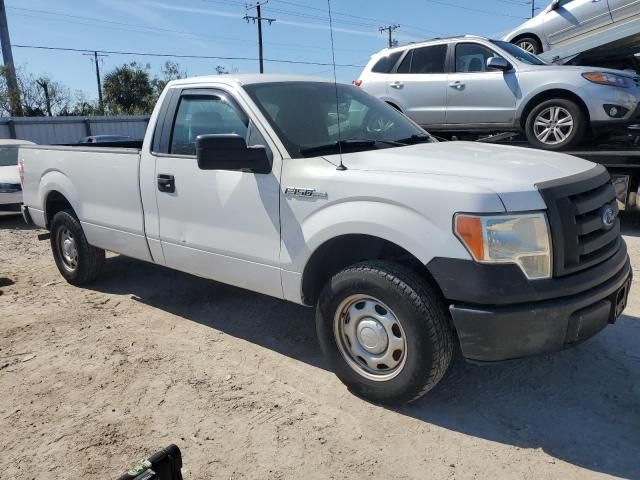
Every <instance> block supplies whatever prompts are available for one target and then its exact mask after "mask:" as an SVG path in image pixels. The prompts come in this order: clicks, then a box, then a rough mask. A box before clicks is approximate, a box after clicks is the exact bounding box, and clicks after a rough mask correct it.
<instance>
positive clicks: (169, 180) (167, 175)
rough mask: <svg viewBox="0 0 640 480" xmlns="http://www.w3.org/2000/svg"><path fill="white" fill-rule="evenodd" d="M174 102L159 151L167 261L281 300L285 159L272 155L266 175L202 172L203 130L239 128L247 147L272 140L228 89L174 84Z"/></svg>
mask: <svg viewBox="0 0 640 480" xmlns="http://www.w3.org/2000/svg"><path fill="white" fill-rule="evenodd" d="M170 102H171V103H170V105H171V106H170V107H169V109H168V112H167V113H166V115H165V120H164V124H165V127H163V134H162V137H163V142H162V143H163V145H161V146H160V150H161V151H160V152H157V153H155V169H156V182H157V185H156V201H157V208H158V218H159V238H160V244H161V248H162V252H163V254H164V259H165V264H166V265H167V266H169V267H172V268H175V269H177V270H181V271H185V272H189V273H192V274H194V275H198V276H201V277H205V278H210V279H213V280H217V281H220V282H223V283H227V284H230V285H236V286H239V287H242V288H246V289H249V290H254V291H258V292H261V293H265V294H268V295H272V296H275V297H280V298H281V297H282V286H281V281H280V268H279V253H280V216H279V195H280V185H279V178H278V176H279V174H280V168H279V165H280V158H279V157H275V155H274V154H273V153H270V155H271V158H272V161H273V164H274V166H275V168H273V170H272V172H270V173H268V174H258V173H251V172H246V171H225V170H206V171H205V170H200V168H199V167H198V161H197V158H196V139H197V137H198V136H199V135H205V134H231V133H235V134H238V135H240V136H243V137H245V139H246V141H247V144H248V145H265V146H267V143H266V142H265V141H264V137H263V136H262V135H261V134H260V132H259V130H258V129H257V128H256V125H254V124H253V123H252V122H250V121H249V117H248V116H247V115H246V114H245V112H244V110H243V107H242V105H241V103H240V100H238V99H236V98H234V96H233V95H232V94H231V93H229V92H226V91H223V90H218V89H214V88H198V89H176V91H174V93H173V97H172V98H171V100H170ZM165 139H166V140H165ZM267 149H268V150H269V147H268V146H267Z"/></svg>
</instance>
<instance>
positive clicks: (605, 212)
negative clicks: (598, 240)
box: [600, 205, 618, 230]
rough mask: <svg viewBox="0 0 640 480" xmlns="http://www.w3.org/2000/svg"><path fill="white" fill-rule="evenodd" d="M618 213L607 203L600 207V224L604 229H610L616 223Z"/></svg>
mask: <svg viewBox="0 0 640 480" xmlns="http://www.w3.org/2000/svg"><path fill="white" fill-rule="evenodd" d="M617 217H618V213H617V212H616V211H615V209H614V208H613V207H612V206H611V205H607V206H605V207H604V208H603V209H602V213H601V217H600V218H602V226H603V227H604V229H605V230H611V229H612V228H613V227H614V226H615V224H616V218H617Z"/></svg>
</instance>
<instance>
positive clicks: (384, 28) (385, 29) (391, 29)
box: [379, 24, 400, 48]
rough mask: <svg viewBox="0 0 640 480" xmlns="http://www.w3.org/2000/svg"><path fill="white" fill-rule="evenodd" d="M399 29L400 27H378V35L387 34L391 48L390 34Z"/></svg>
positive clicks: (391, 39) (396, 25)
mask: <svg viewBox="0 0 640 480" xmlns="http://www.w3.org/2000/svg"><path fill="white" fill-rule="evenodd" d="M399 28H400V25H398V24H395V25H387V26H386V27H380V29H379V30H380V33H384V32H389V48H391V47H393V38H391V34H392V33H393V32H394V31H395V30H397V29H399Z"/></svg>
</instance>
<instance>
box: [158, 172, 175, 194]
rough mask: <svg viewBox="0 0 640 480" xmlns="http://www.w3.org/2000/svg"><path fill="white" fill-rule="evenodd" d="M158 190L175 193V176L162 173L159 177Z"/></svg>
mask: <svg viewBox="0 0 640 480" xmlns="http://www.w3.org/2000/svg"><path fill="white" fill-rule="evenodd" d="M158 190H160V191H161V192H168V193H175V191H176V179H175V178H174V176H173V175H166V174H164V173H161V174H159V175H158Z"/></svg>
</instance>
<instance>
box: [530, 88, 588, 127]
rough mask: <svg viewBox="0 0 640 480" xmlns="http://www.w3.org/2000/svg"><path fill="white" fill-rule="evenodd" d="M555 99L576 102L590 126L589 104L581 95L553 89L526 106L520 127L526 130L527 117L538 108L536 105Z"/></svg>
mask: <svg viewBox="0 0 640 480" xmlns="http://www.w3.org/2000/svg"><path fill="white" fill-rule="evenodd" d="M555 98H560V99H564V100H571V101H573V102H575V103H576V104H577V105H578V107H580V109H581V110H582V113H583V114H584V116H585V120H586V122H587V125H589V123H590V121H591V115H590V113H589V108H588V107H587V104H586V103H585V101H584V100H583V99H582V98H580V96H579V95H577V94H575V93H574V92H572V91H570V90H567V89H564V88H553V89H549V90H545V91H543V92H539V93H537V94H536V95H534V96H533V97H532V98H530V99H529V100H528V101H527V102H526V103H525V104H524V106H523V108H522V110H521V112H520V115H519V120H518V123H519V125H520V127H521V128H522V129H523V130H524V128H525V124H526V122H527V117H528V116H529V114H530V113H531V111H532V110H533V109H534V108H535V107H536V105H538V104H540V103H542V102H546V101H547V100H553V99H555Z"/></svg>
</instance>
